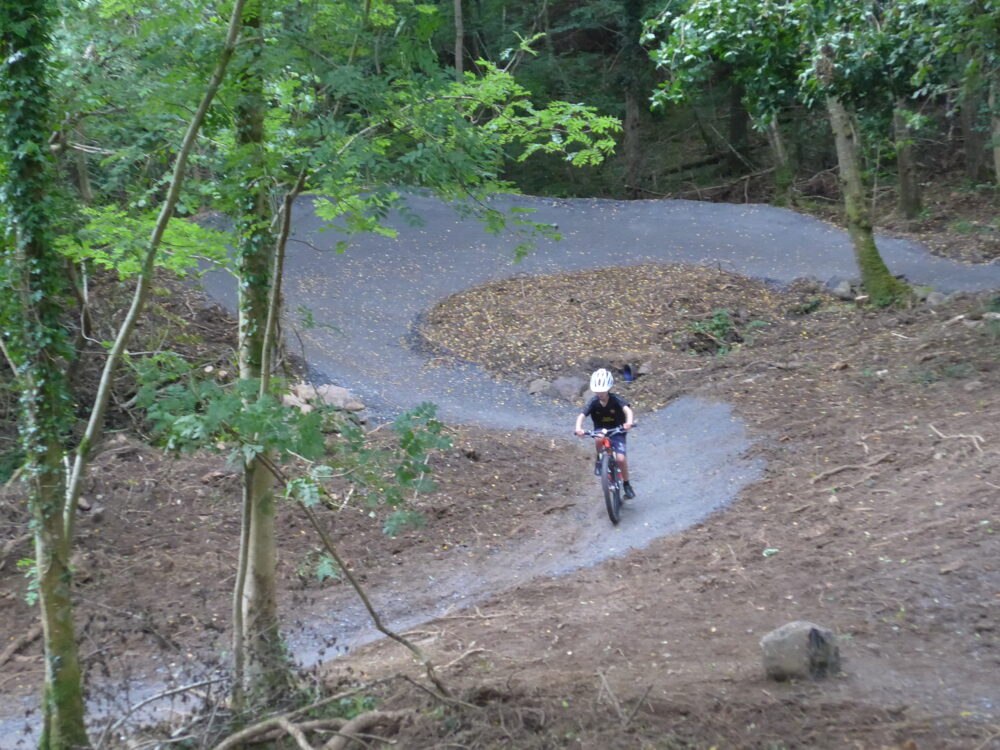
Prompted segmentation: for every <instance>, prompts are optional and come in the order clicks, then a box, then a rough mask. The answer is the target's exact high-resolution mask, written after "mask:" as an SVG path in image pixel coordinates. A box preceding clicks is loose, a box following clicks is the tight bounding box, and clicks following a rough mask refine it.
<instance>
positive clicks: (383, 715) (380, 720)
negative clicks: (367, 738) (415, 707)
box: [322, 711, 412, 750]
mask: <svg viewBox="0 0 1000 750" xmlns="http://www.w3.org/2000/svg"><path fill="white" fill-rule="evenodd" d="M410 715H412V712H411V711H368V712H366V713H363V714H361V715H359V716H355V717H354V718H353V719H351V720H350V721H349V722H347V723H346V724H344V728H343V729H341V730H340V731H339V732H338V733H337V736H336V737H332V738H330V740H329V742H327V743H326V744H325V745H323V749H322V750H345V748H346V747H347V746H348V744H349V743H350V742H352V741H355V740H357V741H359V742H360V738H359V737H358V736H357V735H359V734H361V733H362V732H365V731H366V730H368V729H371V728H373V727H377V726H378V725H379V724H396V723H397V722H400V721H402V720H403V719H404V718H405V717H407V716H410Z"/></svg>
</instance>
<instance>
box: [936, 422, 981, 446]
mask: <svg viewBox="0 0 1000 750" xmlns="http://www.w3.org/2000/svg"><path fill="white" fill-rule="evenodd" d="M927 426H928V427H930V428H931V430H933V432H934V434H935V435H937V436H938V437H939V438H941V439H942V440H960V439H965V440H971V441H972V444H973V445H974V446H976V450H977V451H979V452H980V453H982V452H983V446H982V445H980V443H982V442H984V440H983V436H982V435H945V434H944V433H943V432H941V430H939V429H938V428H937V427H935V426H934V425H932V424H928V425H927Z"/></svg>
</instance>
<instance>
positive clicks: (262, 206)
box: [234, 0, 291, 704]
mask: <svg viewBox="0 0 1000 750" xmlns="http://www.w3.org/2000/svg"><path fill="white" fill-rule="evenodd" d="M262 7H263V4H262V2H261V0H253V2H252V3H250V4H248V6H247V8H248V10H247V13H246V14H245V17H244V37H245V40H246V47H245V49H244V52H243V55H244V57H243V59H242V61H241V62H242V63H243V64H242V66H241V70H240V73H239V87H240V92H239V100H238V102H237V106H236V130H237V145H238V147H239V149H240V150H241V152H243V163H244V164H246V169H245V171H244V175H245V177H244V178H243V181H242V183H241V185H240V192H241V197H240V200H241V213H240V215H239V216H238V217H237V232H238V235H239V241H238V246H237V255H238V259H239V278H240V284H239V290H240V300H239V365H240V377H241V378H242V379H245V380H248V379H259V378H261V377H262V376H263V375H264V374H265V373H264V372H263V366H264V363H265V362H266V361H270V358H269V357H268V356H267V354H266V353H265V351H264V347H265V346H266V345H267V342H268V341H269V340H270V339H269V337H268V335H267V326H268V309H269V301H270V294H271V284H272V278H271V274H272V265H273V255H274V243H275V238H274V234H273V232H272V231H271V229H270V227H271V220H272V213H273V212H272V210H271V204H270V185H269V184H268V180H267V172H268V169H267V161H266V153H265V131H264V110H265V98H264V79H263V75H262V73H261V70H260V60H261V55H262V53H263V46H264V45H263V36H262V33H261V15H262ZM264 459H265V460H266V459H273V457H272V456H270V455H269V454H268V455H265V457H264ZM260 461H261V459H260V458H253V459H251V460H249V461H247V462H245V463H244V466H243V512H244V514H247V515H246V517H245V519H244V526H245V528H246V532H247V533H246V535H245V537H244V539H242V540H241V541H242V543H244V544H245V545H246V546H245V548H244V549H241V551H240V561H241V563H242V564H244V565H245V566H246V568H245V570H243V571H240V575H238V576H237V583H238V586H237V590H236V591H235V592H234V606H235V607H236V608H237V610H238V615H239V617H238V621H237V627H236V628H234V652H237V664H238V671H242V672H243V674H242V675H237V686H236V691H237V692H236V695H235V696H234V697H236V698H237V699H238V700H242V698H243V695H244V691H245V692H246V694H248V696H249V697H250V699H251V700H252V701H253V702H254V703H255V704H263V703H267V702H271V701H273V700H275V699H276V698H278V697H280V696H281V694H282V693H283V692H285V691H286V689H287V688H288V686H289V685H290V683H291V680H290V675H291V668H290V664H289V661H288V658H287V654H286V652H285V648H284V644H283V642H282V640H281V633H280V628H279V620H278V585H277V544H276V542H275V525H274V521H275V498H274V491H273V480H272V478H271V475H270V473H269V472H268V471H267V470H266V469H265V468H264V467H263V466H262V465H261V463H260ZM240 650H242V652H240ZM239 667H242V669H239Z"/></svg>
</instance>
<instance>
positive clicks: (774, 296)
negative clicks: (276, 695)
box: [0, 266, 1000, 750]
mask: <svg viewBox="0 0 1000 750" xmlns="http://www.w3.org/2000/svg"><path fill="white" fill-rule="evenodd" d="M608 285H620V287H621V288H620V290H618V289H616V291H620V295H616V296H620V297H621V298H622V299H623V300H625V301H626V304H623V305H622V306H621V308H620V309H611V310H608V311H606V312H605V313H603V314H602V317H601V322H600V327H601V328H602V329H606V330H609V331H611V332H612V334H613V335H608V336H603V337H602V336H594V335H592V332H593V331H595V330H597V328H595V321H594V313H593V311H592V310H587V309H584V307H583V306H581V305H579V304H577V303H575V302H574V300H581V299H593V298H595V297H597V296H603V295H604V294H605V293H606V291H607V289H608ZM515 302H516V304H514V303H515ZM996 307H997V300H995V299H992V298H991V297H990V296H989V295H985V296H979V297H972V296H965V297H959V298H956V299H953V300H951V301H949V302H947V303H946V304H944V305H942V306H940V307H935V308H932V307H928V306H926V305H921V306H916V307H913V308H912V309H907V310H901V311H878V310H868V309H864V308H861V307H857V306H855V305H854V304H853V303H844V302H838V301H834V300H833V299H831V298H829V297H827V296H825V295H824V294H823V293H822V292H821V291H819V290H818V289H817V288H815V287H813V286H811V285H809V284H802V285H799V286H798V287H796V288H795V289H793V290H791V291H777V290H774V289H769V288H766V287H764V286H763V285H761V284H759V283H757V282H754V281H751V280H747V279H742V278H739V277H735V276H731V275H728V274H725V273H721V272H718V271H713V270H710V269H709V270H697V269H690V268H686V267H670V266H667V267H660V266H644V267H639V268H635V269H625V270H618V271H616V272H614V273H611V274H608V275H607V276H603V275H600V274H587V275H582V276H579V277H572V276H553V277H547V278H544V279H539V280H535V281H533V282H532V284H530V285H528V287H527V288H524V287H522V286H521V285H520V284H511V283H501V284H497V285H493V286H490V287H486V288H481V289H476V290H471V291H469V292H467V293H465V294H463V295H459V296H458V297H455V298H452V299H450V300H447V301H445V302H444V303H442V304H441V305H440V306H439V307H438V308H437V309H436V310H435V311H433V312H432V314H431V315H430V316H429V318H428V320H429V323H428V326H427V328H426V329H425V331H424V334H425V336H426V337H427V338H428V339H429V340H430V341H433V342H434V343H435V344H436V345H437V346H438V347H439V349H440V350H442V351H448V352H450V356H455V357H460V358H465V359H471V360H474V361H478V362H481V363H482V364H484V365H485V366H487V367H488V368H490V369H491V370H492V371H493V372H495V373H496V374H497V375H498V376H503V377H508V378H515V379H518V380H520V381H522V382H527V381H528V380H529V379H531V378H533V377H535V376H538V375H555V374H561V373H566V372H572V373H582V372H586V370H588V369H589V368H590V367H591V366H593V365H595V364H596V363H601V362H607V363H609V364H611V365H612V366H620V365H621V364H623V363H624V362H626V361H627V362H632V363H635V364H646V367H645V368H644V372H643V374H642V375H641V376H640V377H639V378H638V379H637V380H636V381H635V382H633V383H631V384H627V385H623V386H622V391H623V392H625V393H626V394H627V395H628V396H629V398H630V399H631V400H632V401H633V403H634V405H635V406H636V407H637V408H638V409H639V410H640V411H644V410H650V409H654V408H657V407H658V406H660V405H662V404H664V403H667V402H669V401H670V400H671V399H673V398H675V397H676V396H678V395H681V394H689V393H690V394H697V395H700V396H703V397H707V398H713V399H722V400H725V401H727V402H729V403H731V404H733V405H734V407H735V408H736V409H737V410H738V412H739V414H740V415H741V416H742V417H743V418H744V419H745V420H746V421H747V423H748V424H749V425H751V427H752V429H753V430H754V433H755V436H756V438H757V441H756V443H755V447H754V449H753V450H754V452H755V453H756V454H757V455H759V456H760V457H762V458H764V459H766V462H767V471H766V474H765V476H764V478H763V479H761V480H760V481H759V482H757V483H755V484H754V485H752V486H751V487H750V488H748V489H747V490H746V491H744V492H743V493H742V494H741V496H740V497H739V499H738V501H737V502H736V503H734V504H733V505H732V506H731V507H729V508H727V509H725V510H723V511H721V512H719V513H717V514H716V515H714V516H713V517H711V518H709V519H708V520H707V521H705V522H704V523H701V524H699V525H698V526H696V527H695V528H692V529H689V530H688V531H685V532H683V533H681V534H679V535H677V536H674V537H671V538H667V539H662V540H660V541H658V542H656V543H654V544H653V545H651V546H650V547H648V548H646V549H643V550H637V551H633V552H631V553H630V554H628V555H627V556H625V557H624V558H621V559H618V560H615V561H612V562H609V563H606V564H602V565H600V566H598V567H595V568H589V569H584V570H579V571H577V572H575V573H572V574H569V575H567V576H564V577H561V578H556V579H545V580H538V581H536V582H533V583H530V584H526V585H521V586H519V587H517V588H515V589H513V590H511V591H508V592H505V593H504V594H502V595H500V596H498V597H496V598H495V599H493V600H491V601H488V602H484V603H483V604H482V605H480V606H479V607H478V608H476V609H474V610H471V611H469V610H467V611H461V612H455V613H452V614H451V615H449V616H446V617H443V618H441V619H439V620H437V621H435V622H432V623H428V624H427V625H425V626H423V627H421V628H420V629H419V631H418V632H414V633H411V636H412V637H413V638H414V639H415V640H416V642H418V643H419V644H420V645H421V646H422V647H423V648H424V649H425V650H426V651H427V652H428V653H429V654H430V655H431V656H432V657H433V658H434V659H435V661H436V662H437V663H438V664H439V665H443V667H444V668H443V669H442V673H443V676H444V677H445V679H446V680H447V682H448V683H449V685H451V686H452V687H453V689H454V690H455V692H456V693H457V694H458V695H459V696H461V698H462V699H463V700H464V701H465V702H466V703H467V704H470V705H471V706H475V708H472V707H469V706H461V705H457V704H455V705H448V704H439V703H437V702H435V701H434V700H432V699H430V698H428V697H427V696H426V694H424V693H423V692H422V691H420V690H418V689H417V688H415V687H414V686H413V685H412V684H411V683H409V682H406V681H401V680H399V679H396V676H398V675H401V674H402V675H410V676H413V677H414V678H416V677H417V676H418V675H419V672H418V670H416V668H415V667H414V666H413V665H412V663H411V660H410V658H409V656H408V654H407V653H406V652H404V651H403V650H402V649H401V648H400V647H399V646H398V645H395V644H392V643H388V642H384V643H378V644H373V645H371V646H369V647H366V648H364V649H362V650H361V651H360V652H359V653H357V654H354V655H352V656H350V657H349V658H346V659H341V660H338V661H335V662H332V663H330V664H329V665H328V666H327V667H326V668H325V669H324V670H323V671H322V677H323V678H324V679H326V680H328V681H329V682H331V683H333V684H340V685H358V684H365V683H366V682H367V681H369V680H376V679H382V678H385V679H386V681H385V682H382V683H379V685H377V686H372V687H370V688H368V689H367V691H366V692H367V693H369V694H370V695H372V696H373V697H374V698H376V699H377V700H378V701H379V702H380V703H381V705H383V706H385V707H387V708H395V709H403V710H406V711H408V712H409V713H408V714H407V716H408V718H406V719H405V720H404V721H403V722H402V723H401V724H400V725H399V726H398V727H397V729H396V732H397V733H396V734H395V739H396V741H397V746H401V747H476V748H481V747H525V748H529V747H538V748H541V747H566V746H569V747H577V746H579V747H593V748H599V747H600V748H605V747H613V748H617V747H621V748H633V747H650V748H653V747H655V748H706V749H707V748H710V747H719V748H722V747H727V748H729V747H739V748H826V747H829V748H835V747H860V748H880V747H886V748H888V747H898V748H906V750H912V748H928V749H930V748H946V747H954V748H969V749H970V750H971V749H974V748H991V747H1000V705H998V700H1000V698H998V696H1000V678H998V677H997V675H998V674H1000V670H998V668H1000V633H998V630H997V628H998V625H997V623H998V620H1000V563H998V562H997V561H998V560H1000V539H998V537H1000V535H998V534H997V528H998V525H1000V519H998V517H997V507H998V503H997V501H998V499H1000V448H998V445H1000V390H998V385H1000V361H998V352H1000V323H998V322H997V321H996V320H993V319H990V318H989V316H986V317H984V316H983V314H984V313H987V312H991V311H992V310H994V309H996ZM515 308H516V309H517V310H519V311H522V312H523V313H524V314H523V315H517V316H514V315H509V316H506V317H503V316H500V315H499V314H497V315H492V314H491V319H490V322H489V336H485V337H484V336H482V335H481V334H482V332H483V326H484V325H485V324H484V323H482V322H476V321H473V322H471V323H470V322H469V315H470V311H472V312H477V311H478V312H482V313H484V314H485V313H487V312H489V311H503V310H510V309H515ZM719 310H728V311H729V313H728V314H727V315H725V316H722V315H721V314H719V313H718V311H719ZM959 316H962V317H959ZM199 321H200V324H201V325H204V326H208V325H211V326H219V327H223V328H224V327H225V326H228V325H229V323H228V321H225V320H223V319H222V318H221V316H218V317H214V318H210V319H206V318H204V316H202V317H199ZM727 321H728V322H727ZM581 333H583V334H590V335H581ZM511 341H513V342H519V343H518V344H517V345H516V346H506V344H505V342H511ZM721 352H724V353H721ZM525 353H529V354H528V355H526V354H525ZM567 413H568V415H569V416H570V418H571V416H572V413H573V406H572V405H569V404H567ZM454 440H455V448H454V449H453V450H451V451H449V452H447V453H445V454H443V455H441V456H439V457H438V467H437V468H438V470H439V478H440V485H439V489H438V490H437V492H435V493H434V494H433V495H431V496H428V497H426V498H423V499H421V501H420V505H421V507H422V509H423V510H424V511H425V514H426V516H427V520H428V523H427V525H426V526H425V527H423V528H422V529H419V530H414V531H409V532H406V533H404V534H402V535H400V536H399V537H397V538H390V537H386V536H385V535H383V534H382V533H381V531H380V529H381V518H380V517H379V514H378V513H377V512H376V513H375V514H374V515H375V517H374V518H373V517H370V515H369V511H368V509H366V508H357V507H348V508H346V509H343V510H340V511H335V510H328V511H327V515H326V516H325V521H326V522H327V523H328V524H329V526H330V528H331V530H332V532H333V533H334V536H335V538H336V539H337V540H338V542H339V543H340V544H341V545H342V547H343V552H344V554H345V555H346V557H347V558H348V560H349V561H350V564H351V565H352V567H353V568H354V569H355V570H356V571H357V572H359V573H361V574H362V577H363V579H365V580H366V581H368V582H373V583H375V582H378V581H379V580H384V579H386V578H388V577H394V578H398V577H399V576H400V575H401V571H403V572H402V575H404V576H405V575H412V576H414V577H418V576H420V575H421V570H422V567H421V565H422V560H430V559H436V560H440V559H449V558H451V559H455V558H454V557H453V556H460V555H476V554H482V553H484V552H485V551H486V550H487V549H488V548H489V546H490V545H494V544H502V543H504V540H509V539H512V538H517V537H519V536H522V535H526V534H530V533H531V531H532V529H533V527H534V526H536V525H537V524H538V522H539V519H542V518H551V517H553V516H556V517H559V516H561V517H563V518H565V521H566V523H572V507H573V505H574V504H576V503H580V502H589V501H590V500H593V502H597V495H596V487H594V486H593V485H592V480H593V477H589V476H588V475H587V471H588V457H587V456H586V453H585V452H584V451H583V450H582V449H580V448H579V446H574V445H572V444H569V443H567V444H565V445H564V444H561V443H558V442H554V443H549V442H543V443H541V444H537V443H532V446H533V447H532V450H533V452H534V456H535V463H534V468H535V473H534V474H532V475H528V476H526V477H525V478H524V479H523V481H521V482H518V483H512V482H511V481H509V479H508V478H507V477H508V470H509V467H510V466H511V465H514V464H516V465H517V466H519V467H523V465H524V464H523V462H521V461H519V460H518V459H519V456H521V455H522V454H523V450H524V445H525V442H526V441H528V440H530V437H529V436H525V435H518V434H496V433H487V432H483V431H481V430H478V429H475V428H455V431H454ZM519 471H520V469H519ZM637 489H638V491H639V493H640V494H639V497H638V498H637V499H636V500H635V501H634V502H635V503H636V506H637V507H636V509H635V511H636V512H641V508H642V505H643V504H651V503H669V502H670V501H671V499H670V498H664V497H652V496H648V495H644V494H643V493H642V487H641V486H639V487H637ZM238 494H239V492H238V484H237V481H236V477H235V475H234V473H233V472H232V470H231V469H230V468H228V467H227V466H226V465H225V463H224V460H223V459H222V458H221V457H218V456H202V457H199V458H196V459H187V460H184V461H175V460H172V459H170V458H168V457H166V456H164V455H162V454H160V453H159V452H158V451H156V450H154V449H152V448H149V447H147V446H146V445H144V444H143V443H142V442H141V441H139V440H138V439H137V438H136V437H134V436H133V435H132V434H131V432H129V431H125V430H124V429H123V431H121V432H119V433H114V434H111V435H110V436H109V437H108V439H107V440H106V441H105V443H104V445H103V446H102V449H101V451H100V452H99V454H98V456H97V459H96V465H95V469H94V471H93V473H92V480H91V484H90V486H89V487H88V490H87V493H86V496H87V498H88V500H89V501H90V502H91V503H92V506H93V507H92V509H91V510H90V511H88V512H86V513H84V514H83V519H82V521H81V524H80V545H79V552H78V553H77V558H76V560H75V563H76V567H77V571H78V584H79V610H78V617H79V621H80V624H81V633H82V639H83V644H84V647H83V652H84V658H85V663H86V665H87V668H88V675H89V677H90V678H91V679H92V680H93V684H94V685H95V686H99V685H102V684H103V685H115V684H117V681H118V680H120V679H122V678H125V677H128V676H130V675H135V674H137V673H144V674H159V676H160V677H161V678H163V677H164V676H166V677H169V675H172V674H173V675H177V676H178V677H179V676H181V675H182V674H184V672H185V669H187V668H188V667H190V668H191V669H192V671H194V672H198V671H199V670H201V669H203V668H204V665H208V666H211V665H212V664H214V663H216V662H218V661H220V655H221V654H222V652H224V650H225V649H226V632H225V630H226V623H227V620H228V611H229V600H228V598H229V589H230V587H231V583H232V574H233V568H234V565H235V556H236V538H237V534H238V528H237V527H238V521H237V517H236V512H237V511H236V509H237V506H238ZM0 513H2V515H0V540H3V541H10V542H12V543H11V544H4V546H3V548H2V551H3V561H2V562H0V564H2V566H3V567H2V568H0V597H2V601H3V607H0V633H2V634H3V637H4V639H5V641H6V643H5V644H4V645H7V644H13V643H14V642H15V640H16V639H17V638H18V637H20V636H22V635H25V634H28V633H30V631H31V628H32V624H33V622H34V613H33V611H32V610H31V609H30V608H29V607H28V606H27V605H26V604H25V603H24V601H23V595H24V592H25V581H24V578H23V576H22V574H21V571H20V570H18V569H17V567H16V565H15V562H16V560H17V559H19V558H26V557H30V554H31V553H30V547H29V545H27V544H25V543H24V542H23V541H20V542H19V541H18V540H20V539H23V535H24V534H25V533H26V531H27V519H26V517H25V515H24V512H23V505H22V503H21V501H20V498H19V497H18V495H17V491H16V488H14V487H10V488H7V489H6V490H5V494H4V496H3V503H2V505H0ZM281 529H282V532H281V533H282V539H281V544H282V556H281V571H282V575H283V576H284V579H285V585H286V590H287V596H286V601H285V607H286V613H287V615H288V617H289V621H290V622H294V618H295V614H296V611H297V604H298V603H301V602H303V601H304V600H305V599H307V598H309V597H312V596H314V595H315V594H316V592H317V591H318V590H319V587H321V586H339V585H342V584H340V583H338V582H336V581H325V582H323V583H320V582H318V580H317V576H316V567H315V564H316V562H317V559H318V557H317V555H318V548H319V543H318V540H315V539H313V538H312V537H311V535H310V534H309V533H308V530H307V526H306V523H305V521H304V519H301V518H299V517H297V516H296V515H295V513H294V512H293V511H291V510H288V511H287V512H286V513H285V514H284V518H283V522H282V524H281ZM611 533H613V531H612V530H611V528H610V526H609V534H611ZM800 618H801V619H809V620H813V621H816V622H819V623H821V624H825V625H827V626H829V627H832V628H834V629H835V630H836V631H837V632H838V634H839V635H840V636H841V648H842V652H843V655H844V665H843V667H844V669H843V674H842V675H840V676H839V677H837V678H834V679H832V680H828V681H825V682H820V683H811V684H775V683H770V682H767V681H766V680H765V679H764V678H763V675H762V671H761V668H760V664H759V656H758V645H757V643H758V640H759V639H760V637H761V636H762V635H764V634H765V633H766V632H768V631H769V630H771V629H773V628H775V627H777V626H779V625H781V624H783V623H785V622H788V621H789V620H793V619H800ZM5 656H7V659H8V660H7V662H6V663H5V664H4V665H2V674H3V676H2V677H0V691H2V693H3V695H4V696H5V701H4V702H5V703H6V704H7V706H8V707H14V706H16V705H17V704H18V701H20V700H21V698H22V697H24V696H31V695H33V693H34V691H36V689H37V685H38V680H39V677H40V675H41V670H42V662H41V656H40V653H39V651H38V643H37V641H34V642H31V643H28V644H27V645H25V646H24V647H23V648H19V649H18V650H17V651H16V653H11V654H5ZM99 689H100V688H96V687H95V691H96V690H99ZM24 721H25V723H26V724H29V725H30V724H33V723H36V719H35V717H34V715H33V714H31V713H30V709H28V713H27V714H26V715H25V717H24ZM385 733H386V734H389V731H388V730H385ZM376 744H377V743H376ZM25 746H27V744H25Z"/></svg>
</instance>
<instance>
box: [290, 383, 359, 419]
mask: <svg viewBox="0 0 1000 750" xmlns="http://www.w3.org/2000/svg"><path fill="white" fill-rule="evenodd" d="M282 401H283V403H284V404H285V406H294V407H298V408H300V409H302V410H303V411H305V412H307V413H308V411H309V409H306V408H303V407H308V406H309V402H310V401H320V402H322V403H324V404H326V405H327V406H334V407H336V408H338V409H344V410H345V411H363V410H364V408H365V405H364V404H363V403H361V401H359V400H358V399H357V398H355V397H354V396H353V395H352V394H351V392H350V391H349V390H347V389H346V388H343V387H341V386H339V385H331V384H329V383H327V384H326V385H321V386H319V387H318V388H317V387H316V386H313V385H309V384H308V383H297V384H296V385H295V386H293V387H292V392H291V393H290V394H287V395H286V396H285V397H284V398H283V399H282Z"/></svg>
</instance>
